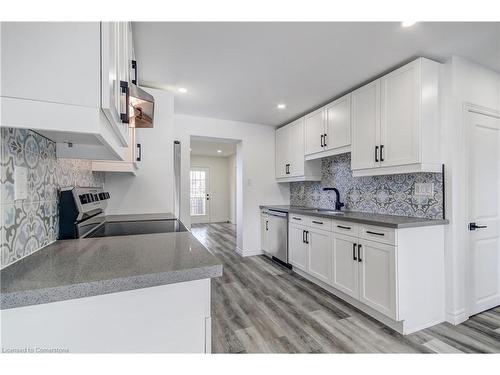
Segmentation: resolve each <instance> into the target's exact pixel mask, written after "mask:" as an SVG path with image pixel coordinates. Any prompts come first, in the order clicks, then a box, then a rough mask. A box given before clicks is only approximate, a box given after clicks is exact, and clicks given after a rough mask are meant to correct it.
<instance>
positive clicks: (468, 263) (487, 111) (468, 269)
mask: <svg viewBox="0 0 500 375" xmlns="http://www.w3.org/2000/svg"><path fill="white" fill-rule="evenodd" d="M470 113H476V114H480V115H485V116H490V117H494V118H498V119H500V111H498V110H495V109H491V108H487V107H483V106H478V105H476V104H472V103H464V105H463V115H462V119H463V122H462V124H463V126H462V131H463V133H462V140H463V142H462V143H463V146H464V158H463V159H462V160H463V166H464V169H465V174H464V176H465V178H464V180H463V182H464V190H463V191H464V196H463V198H464V199H463V202H464V204H465V215H464V217H463V218H462V220H461V222H462V228H463V229H462V232H461V234H462V238H463V240H464V242H463V243H464V247H465V256H464V260H465V303H466V306H465V310H466V311H465V312H466V315H467V318H468V317H470V316H472V315H473V312H472V305H473V301H472V299H473V296H474V292H473V289H472V288H473V286H474V284H473V277H474V271H473V270H472V266H473V263H472V256H471V251H470V230H469V229H468V225H469V218H470V209H469V204H470V201H469V182H468V181H469V175H470V171H469V162H468V161H469V155H470V152H471V146H470V142H467V140H468V134H469V126H470V119H469V114H470Z"/></svg>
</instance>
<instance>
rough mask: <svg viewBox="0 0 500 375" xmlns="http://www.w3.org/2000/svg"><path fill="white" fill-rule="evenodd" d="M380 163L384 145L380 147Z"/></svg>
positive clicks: (382, 158)
mask: <svg viewBox="0 0 500 375" xmlns="http://www.w3.org/2000/svg"><path fill="white" fill-rule="evenodd" d="M380 161H384V145H380Z"/></svg>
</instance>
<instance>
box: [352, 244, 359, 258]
mask: <svg viewBox="0 0 500 375" xmlns="http://www.w3.org/2000/svg"><path fill="white" fill-rule="evenodd" d="M356 246H357V245H356V244H355V243H353V244H352V260H358V258H356Z"/></svg>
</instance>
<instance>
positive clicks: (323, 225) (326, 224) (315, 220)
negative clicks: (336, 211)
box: [309, 216, 332, 232]
mask: <svg viewBox="0 0 500 375" xmlns="http://www.w3.org/2000/svg"><path fill="white" fill-rule="evenodd" d="M309 225H310V226H311V227H312V228H317V229H321V230H326V231H329V232H331V231H332V219H328V218H324V217H314V216H313V217H310V218H309Z"/></svg>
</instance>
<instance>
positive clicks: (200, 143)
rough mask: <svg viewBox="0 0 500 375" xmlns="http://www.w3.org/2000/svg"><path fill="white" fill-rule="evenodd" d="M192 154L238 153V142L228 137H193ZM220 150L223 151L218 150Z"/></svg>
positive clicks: (223, 155)
mask: <svg viewBox="0 0 500 375" xmlns="http://www.w3.org/2000/svg"><path fill="white" fill-rule="evenodd" d="M190 147H191V155H197V156H213V157H224V158H225V157H228V156H231V155H233V154H235V153H236V142H235V141H232V140H228V139H219V138H208V137H194V136H193V137H191V146H190ZM217 150H220V151H221V152H220V153H219V152H217Z"/></svg>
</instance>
